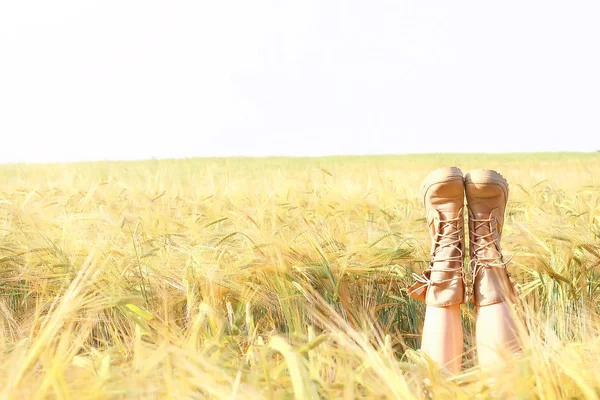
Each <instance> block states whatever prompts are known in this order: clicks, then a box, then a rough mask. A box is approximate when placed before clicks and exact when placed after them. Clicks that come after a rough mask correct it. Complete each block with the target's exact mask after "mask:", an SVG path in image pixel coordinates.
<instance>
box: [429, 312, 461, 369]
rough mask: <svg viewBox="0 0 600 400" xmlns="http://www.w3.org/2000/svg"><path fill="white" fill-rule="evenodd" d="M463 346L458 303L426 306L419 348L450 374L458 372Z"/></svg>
mask: <svg viewBox="0 0 600 400" xmlns="http://www.w3.org/2000/svg"><path fill="white" fill-rule="evenodd" d="M462 348H463V331H462V324H461V321H460V305H459V304H455V305H452V306H448V307H432V306H428V307H427V309H426V310H425V324H424V326H423V338H422V343H421V349H422V350H423V351H424V352H425V353H426V354H427V355H428V356H429V357H431V359H432V360H433V361H435V362H437V363H438V365H439V366H440V368H445V369H446V370H448V371H449V372H450V373H452V374H458V373H459V372H460V365H461V361H462Z"/></svg>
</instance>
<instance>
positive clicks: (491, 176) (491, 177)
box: [465, 169, 508, 198]
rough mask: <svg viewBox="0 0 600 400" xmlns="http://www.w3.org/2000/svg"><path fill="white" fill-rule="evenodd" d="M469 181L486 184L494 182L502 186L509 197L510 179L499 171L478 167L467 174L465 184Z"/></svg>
mask: <svg viewBox="0 0 600 400" xmlns="http://www.w3.org/2000/svg"><path fill="white" fill-rule="evenodd" d="M469 183H475V184H485V183H492V184H496V185H499V186H500V187H502V190H503V191H504V194H505V196H506V198H508V181H507V180H506V178H504V177H503V176H502V175H501V174H500V173H499V172H496V171H493V170H491V169H476V170H473V171H469V172H467V173H466V174H465V185H467V184H469Z"/></svg>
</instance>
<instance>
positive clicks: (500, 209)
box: [408, 167, 516, 307]
mask: <svg viewBox="0 0 600 400" xmlns="http://www.w3.org/2000/svg"><path fill="white" fill-rule="evenodd" d="M421 195H422V196H423V201H424V203H425V210H426V212H427V222H428V224H429V231H430V234H431V237H432V242H433V243H432V246H431V256H432V259H431V261H430V263H429V269H427V270H426V271H425V272H424V273H423V275H422V276H418V275H416V274H413V275H414V277H415V280H416V282H415V283H414V284H413V285H411V286H410V287H409V288H408V294H409V296H410V297H412V298H413V299H416V300H421V301H424V302H425V303H426V304H427V305H429V306H435V307H445V306H450V305H453V304H461V303H466V302H467V298H468V296H469V294H472V296H473V297H472V302H473V303H474V304H475V305H476V306H485V305H490V304H495V303H500V302H502V301H509V302H511V301H514V298H515V296H516V290H515V285H514V282H513V280H512V279H511V278H510V274H509V273H508V271H507V270H506V262H505V261H504V259H503V257H502V249H501V248H500V237H501V235H502V226H503V224H504V210H505V209H506V202H507V200H508V182H507V181H506V179H504V177H503V176H502V175H500V174H499V173H498V172H496V171H491V170H483V169H482V170H474V171H470V172H468V173H467V174H466V175H465V176H464V177H463V174H462V171H461V170H460V169H458V168H456V167H450V168H441V169H437V170H435V171H433V172H431V173H430V174H429V175H428V176H427V178H425V181H424V182H423V185H422V187H421ZM465 195H466V199H467V209H468V212H469V250H470V252H469V253H470V256H471V261H470V262H469V266H470V268H471V269H472V289H471V291H470V293H467V284H466V280H465V274H464V271H463V264H464V254H465V235H464V216H463V208H464V202H465V200H464V199H465Z"/></svg>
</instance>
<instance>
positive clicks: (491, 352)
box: [476, 301, 518, 368]
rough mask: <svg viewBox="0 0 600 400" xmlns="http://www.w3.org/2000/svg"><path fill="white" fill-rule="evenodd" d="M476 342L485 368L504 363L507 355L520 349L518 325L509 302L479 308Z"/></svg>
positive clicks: (480, 361)
mask: <svg viewBox="0 0 600 400" xmlns="http://www.w3.org/2000/svg"><path fill="white" fill-rule="evenodd" d="M476 342H477V354H478V357H479V364H480V365H481V366H482V367H483V368H492V367H494V366H502V365H504V360H505V357H506V356H508V355H510V354H514V353H515V352H516V351H517V350H518V342H517V332H516V326H515V322H514V320H513V317H512V315H511V310H510V308H509V306H508V303H507V302H505V301H503V302H501V303H496V304H490V305H487V306H481V307H478V308H477V323H476Z"/></svg>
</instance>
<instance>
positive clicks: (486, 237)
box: [469, 218, 514, 280]
mask: <svg viewBox="0 0 600 400" xmlns="http://www.w3.org/2000/svg"><path fill="white" fill-rule="evenodd" d="M471 221H473V230H472V231H470V233H471V246H473V258H472V259H471V261H469V269H471V270H472V275H473V276H472V279H473V280H475V277H476V276H477V275H478V274H479V273H480V272H481V271H483V270H484V269H486V268H504V269H506V265H507V264H508V263H509V262H510V261H511V260H512V258H513V257H514V254H513V255H512V256H510V257H509V258H508V260H506V261H505V260H504V257H503V256H502V252H501V251H500V247H499V246H498V245H497V244H496V241H495V240H494V233H496V227H495V226H494V225H495V224H494V222H496V220H495V218H480V219H475V218H471ZM486 226H487V227H489V233H485V234H482V233H479V232H478V229H480V228H483V227H486ZM486 250H491V251H489V252H488V251H486ZM486 253H491V254H492V256H487V257H486V256H485V254H486ZM506 273H507V274H508V276H509V277H510V273H509V272H508V271H507V272H506Z"/></svg>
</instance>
